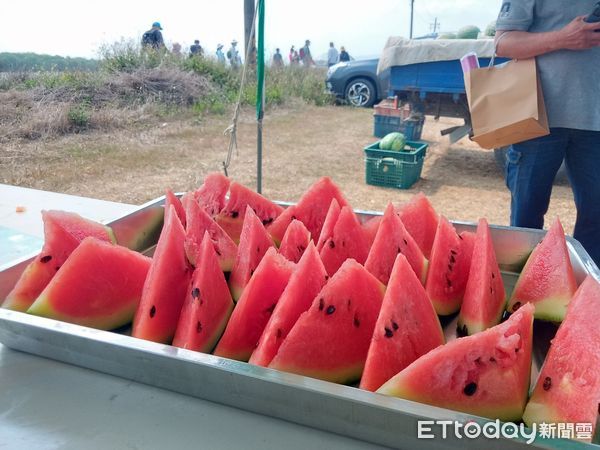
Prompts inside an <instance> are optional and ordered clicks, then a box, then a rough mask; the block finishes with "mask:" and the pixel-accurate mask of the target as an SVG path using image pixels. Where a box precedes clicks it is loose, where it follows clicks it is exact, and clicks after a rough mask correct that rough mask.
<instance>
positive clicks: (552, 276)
mask: <svg viewBox="0 0 600 450" xmlns="http://www.w3.org/2000/svg"><path fill="white" fill-rule="evenodd" d="M576 289H577V283H576V281H575V274H574V273H573V266H572V265H571V260H570V259H569V250H568V249H567V242H566V240H565V231H564V230H563V227H562V225H561V223H560V220H558V218H557V219H556V221H555V222H554V224H553V225H552V227H551V228H550V229H549V230H548V232H547V233H546V236H544V239H543V240H542V241H541V242H540V243H539V244H538V245H537V246H536V247H535V248H534V249H533V252H531V255H530V256H529V259H528V260H527V262H526V263H525V267H523V270H522V271H521V275H519V279H518V280H517V284H516V285H515V289H514V290H513V293H512V295H511V297H510V300H509V302H508V305H507V307H506V309H507V310H508V311H516V310H517V309H519V307H520V306H521V305H523V304H524V303H527V302H531V303H534V304H535V318H536V319H542V320H549V321H552V322H561V321H562V320H563V319H564V317H565V313H566V312H567V306H568V304H569V301H570V300H571V297H573V294H574V293H575V290H576Z"/></svg>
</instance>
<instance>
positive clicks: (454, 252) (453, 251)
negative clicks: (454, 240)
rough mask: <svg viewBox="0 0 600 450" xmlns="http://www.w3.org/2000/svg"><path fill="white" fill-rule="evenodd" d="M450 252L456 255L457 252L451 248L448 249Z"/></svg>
mask: <svg viewBox="0 0 600 450" xmlns="http://www.w3.org/2000/svg"><path fill="white" fill-rule="evenodd" d="M450 253H452V256H456V254H457V253H458V252H457V251H456V250H454V249H453V248H452V249H450Z"/></svg>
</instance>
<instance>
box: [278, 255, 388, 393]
mask: <svg viewBox="0 0 600 450" xmlns="http://www.w3.org/2000/svg"><path fill="white" fill-rule="evenodd" d="M384 290H385V288H384V286H383V285H382V284H381V283H380V282H379V280H377V278H375V277H374V276H373V275H371V274H370V273H369V272H367V271H366V270H365V268H364V267H363V266H361V265H360V264H359V263H357V262H356V261H354V260H353V259H349V260H347V261H346V262H345V263H344V264H343V265H342V267H340V269H339V270H338V271H337V272H336V274H335V275H334V276H333V277H332V278H331V279H330V280H329V282H328V283H327V284H326V285H325V287H324V288H323V289H322V290H321V292H320V293H319V294H318V295H317V297H316V298H315V299H314V301H313V303H312V305H311V306H310V308H309V309H308V311H306V312H304V313H303V314H302V315H301V316H300V318H299V319H298V321H297V322H296V324H295V325H294V327H293V328H292V331H290V334H288V336H287V338H286V339H285V340H284V341H283V344H281V347H280V348H279V351H278V352H277V355H276V356H275V358H273V361H272V362H271V364H269V367H271V368H273V369H279V370H283V371H285V372H292V373H297V374H300V375H307V376H311V377H314V378H320V379H322V380H326V381H333V382H338V383H352V382H355V381H357V380H358V379H359V378H360V376H361V374H362V371H363V367H364V364H365V360H366V359H367V352H368V351H369V344H370V342H371V337H372V336H373V330H374V328H375V322H376V320H377V316H378V314H379V309H380V308H381V302H382V300H383V293H384Z"/></svg>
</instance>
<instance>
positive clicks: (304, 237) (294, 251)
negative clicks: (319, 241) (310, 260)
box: [279, 220, 311, 263]
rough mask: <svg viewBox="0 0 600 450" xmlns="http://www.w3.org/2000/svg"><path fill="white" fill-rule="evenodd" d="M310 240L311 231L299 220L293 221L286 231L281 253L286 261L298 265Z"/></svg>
mask: <svg viewBox="0 0 600 450" xmlns="http://www.w3.org/2000/svg"><path fill="white" fill-rule="evenodd" d="M309 242H311V239H310V231H308V230H307V229H306V227H305V226H304V224H303V223H302V222H300V221H299V220H293V221H292V223H291V224H290V226H289V227H288V229H287V230H286V231H285V235H284V236H283V241H281V247H279V253H281V254H282V255H283V256H284V257H285V258H286V259H288V260H289V261H292V262H293V263H297V262H298V261H300V258H301V257H302V255H303V254H304V251H305V250H306V249H307V247H308V244H309Z"/></svg>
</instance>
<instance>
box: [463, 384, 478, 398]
mask: <svg viewBox="0 0 600 450" xmlns="http://www.w3.org/2000/svg"><path fill="white" fill-rule="evenodd" d="M475 392H477V383H473V382H472V381H471V382H470V383H469V384H467V385H466V386H465V388H464V389H463V393H464V394H465V395H468V396H469V397H470V396H471V395H473V394H475Z"/></svg>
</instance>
